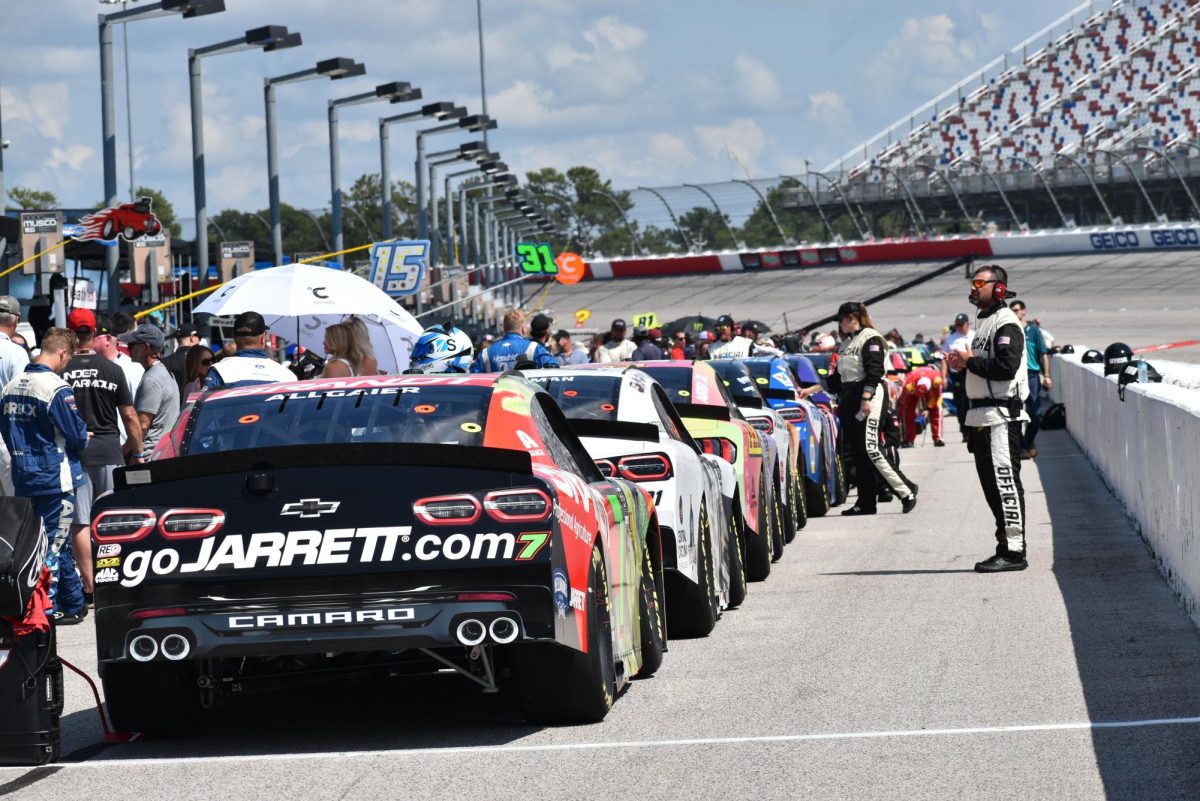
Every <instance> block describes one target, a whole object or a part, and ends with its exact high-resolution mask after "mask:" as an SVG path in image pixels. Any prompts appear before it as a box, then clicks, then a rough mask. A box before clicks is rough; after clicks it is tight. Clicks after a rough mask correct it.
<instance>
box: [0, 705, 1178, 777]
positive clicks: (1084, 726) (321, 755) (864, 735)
mask: <svg viewBox="0 0 1200 801" xmlns="http://www.w3.org/2000/svg"><path fill="white" fill-rule="evenodd" d="M1195 724H1200V717H1190V718H1151V719H1147V720H1114V721H1101V722H1098V723H1034V724H1029V725H1024V726H975V727H969V728H958V729H909V730H899V731H863V732H830V733H826V734H779V735H763V736H758V737H701V738H696V739H680V740H627V741H615V742H598V743H549V744H546V745H472V746H448V747H446V748H389V749H380V750H374V751H324V752H300V753H289V754H245V755H233V754H230V755H222V756H188V757H177V758H176V757H148V758H146V759H139V758H137V757H136V756H131V757H129V758H127V759H94V760H90V761H87V762H66V763H61V764H59V765H54V766H53V767H62V768H107V767H121V768H129V767H134V766H137V765H187V764H193V763H210V762H212V763H219V762H282V761H291V760H296V761H301V760H314V759H345V758H350V757H360V758H361V757H380V756H388V757H405V756H421V757H428V756H436V755H446V756H462V755H472V754H477V755H483V756H487V755H489V754H514V753H538V752H554V751H605V750H617V749H640V748H684V747H688V746H710V745H756V744H772V743H802V742H819V741H824V740H878V739H886V738H899V737H945V736H955V735H979V734H1013V733H1024V732H1054V731H1097V730H1105V729H1138V728H1147V727H1151V726H1184V725H1195ZM129 747H130V748H131V749H132V748H136V747H137V746H129ZM4 770H5V769H0V776H2V775H4V772H3V771H4Z"/></svg>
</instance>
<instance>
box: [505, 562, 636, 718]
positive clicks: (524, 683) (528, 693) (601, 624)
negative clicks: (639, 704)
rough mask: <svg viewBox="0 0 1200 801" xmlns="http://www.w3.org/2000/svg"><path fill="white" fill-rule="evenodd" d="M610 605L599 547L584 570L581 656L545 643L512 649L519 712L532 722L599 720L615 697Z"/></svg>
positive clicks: (605, 573)
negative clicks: (584, 648)
mask: <svg viewBox="0 0 1200 801" xmlns="http://www.w3.org/2000/svg"><path fill="white" fill-rule="evenodd" d="M611 610H612V605H611V602H610V600H609V593H608V571H607V569H606V568H605V566H604V553H603V551H601V550H600V546H599V545H596V546H595V547H593V548H592V562H591V565H590V566H589V568H588V604H587V646H588V650H587V653H581V652H579V651H576V650H574V649H572V648H568V647H564V646H562V645H557V644H551V643H531V644H529V645H525V646H522V647H520V648H514V649H513V653H512V657H513V668H514V674H515V677H516V679H517V690H518V693H519V695H520V703H521V710H522V712H524V714H525V717H526V718H527V719H528V720H529V721H531V722H533V723H543V724H549V725H564V724H571V723H598V722H599V721H601V720H604V717H605V715H607V714H608V710H609V709H611V708H612V705H613V699H614V698H615V697H616V688H617V680H616V664H615V661H614V659H613V642H612V621H611V618H610V617H609V615H610V614H611Z"/></svg>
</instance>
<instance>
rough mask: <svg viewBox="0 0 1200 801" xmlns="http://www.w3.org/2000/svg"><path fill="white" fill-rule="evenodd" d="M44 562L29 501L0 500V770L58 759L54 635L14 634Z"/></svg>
mask: <svg viewBox="0 0 1200 801" xmlns="http://www.w3.org/2000/svg"><path fill="white" fill-rule="evenodd" d="M45 559H46V537H45V536H44V535H43V534H42V526H41V520H40V519H39V518H38V517H37V515H36V514H35V512H34V509H33V503H32V502H31V501H30V500H29V499H28V498H9V497H0V618H8V620H4V619H0V765H43V764H45V763H47V762H52V761H54V760H55V759H57V758H58V755H59V743H60V738H59V731H58V718H59V715H61V714H62V709H63V673H62V670H63V669H62V662H60V661H59V659H58V653H57V649H56V647H55V639H54V630H53V629H51V630H49V631H47V632H35V633H33V634H27V635H25V636H22V637H16V636H15V635H14V634H13V626H12V623H11V620H12V619H14V618H15V619H17V620H20V619H21V618H22V617H23V616H24V615H25V611H26V609H27V607H28V606H29V599H30V598H31V597H32V596H33V594H34V592H35V590H36V589H37V584H38V580H39V579H40V577H41V572H42V565H43V563H44V562H45Z"/></svg>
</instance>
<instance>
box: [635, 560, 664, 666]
mask: <svg viewBox="0 0 1200 801" xmlns="http://www.w3.org/2000/svg"><path fill="white" fill-rule="evenodd" d="M661 600H662V596H661V595H659V594H658V577H657V576H656V575H655V574H654V563H653V561H651V559H650V549H649V543H647V547H645V548H643V549H642V591H641V592H639V593H638V620H639V622H640V625H641V633H642V638H641V639H642V665H641V667H640V668H639V669H638V672H637V677H638V678H639V679H644V678H647V677H649V676H653V675H654V674H655V673H656V672H657V671H658V669H659V668H660V667H662V661H663V653H664V652H665V651H666V650H667V629H666V626H665V625H664V624H663V609H662V604H661Z"/></svg>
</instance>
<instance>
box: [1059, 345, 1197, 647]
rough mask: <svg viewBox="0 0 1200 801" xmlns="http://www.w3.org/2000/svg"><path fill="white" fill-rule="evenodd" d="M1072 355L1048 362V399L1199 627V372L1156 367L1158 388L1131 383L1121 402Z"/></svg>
mask: <svg viewBox="0 0 1200 801" xmlns="http://www.w3.org/2000/svg"><path fill="white" fill-rule="evenodd" d="M1077 350H1078V352H1077V353H1075V354H1069V355H1065V356H1064V355H1058V356H1055V357H1054V358H1053V359H1052V360H1051V371H1052V372H1051V376H1052V378H1053V379H1054V392H1053V393H1051V397H1052V399H1053V400H1055V401H1057V402H1060V403H1064V404H1066V408H1067V428H1068V430H1069V431H1070V432H1071V436H1072V437H1074V439H1075V441H1076V442H1077V443H1078V444H1079V446H1080V448H1082V449H1083V451H1084V452H1085V453H1086V454H1087V456H1088V458H1089V459H1091V461H1092V463H1093V464H1094V465H1095V466H1096V469H1097V470H1099V472H1100V475H1101V477H1102V478H1103V479H1104V482H1105V483H1106V484H1107V485H1108V486H1109V488H1110V489H1111V490H1112V492H1113V494H1115V495H1116V496H1117V498H1119V499H1120V500H1121V502H1122V503H1123V504H1124V505H1125V509H1126V512H1127V513H1128V515H1129V516H1130V517H1131V518H1132V519H1133V521H1134V523H1135V525H1136V526H1137V529H1138V532H1139V533H1140V534H1141V536H1142V538H1143V539H1144V540H1145V541H1146V544H1147V545H1149V546H1150V549H1151V550H1152V551H1153V553H1154V556H1155V559H1156V561H1157V563H1158V566H1159V570H1160V571H1161V572H1162V574H1163V576H1165V577H1166V579H1167V582H1168V583H1169V584H1170V585H1171V587H1172V588H1173V589H1174V590H1175V592H1176V593H1177V594H1178V595H1179V596H1180V598H1181V599H1182V600H1183V604H1184V607H1185V608H1186V609H1187V612H1188V614H1189V615H1190V616H1191V618H1192V620H1193V621H1194V622H1195V623H1196V624H1197V625H1200V366H1197V365H1191V364H1182V363H1176V362H1167V361H1163V360H1157V359H1156V360H1153V361H1152V364H1153V365H1154V367H1155V369H1157V370H1158V371H1159V372H1160V373H1162V375H1163V379H1164V380H1163V383H1162V384H1130V385H1128V386H1127V387H1126V390H1125V402H1124V403H1122V402H1121V401H1120V399H1119V398H1118V397H1117V385H1116V377H1115V376H1113V377H1109V378H1106V377H1105V376H1104V372H1103V370H1102V369H1101V368H1102V365H1098V364H1080V362H1079V357H1080V354H1082V352H1083V351H1084V350H1085V349H1084V348H1079V349H1077Z"/></svg>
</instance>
